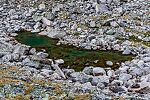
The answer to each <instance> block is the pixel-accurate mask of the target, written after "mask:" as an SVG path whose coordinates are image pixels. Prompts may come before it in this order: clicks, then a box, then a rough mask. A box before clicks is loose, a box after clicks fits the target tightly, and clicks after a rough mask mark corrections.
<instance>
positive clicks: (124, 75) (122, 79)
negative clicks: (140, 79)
mask: <svg viewBox="0 0 150 100" xmlns="http://www.w3.org/2000/svg"><path fill="white" fill-rule="evenodd" d="M131 78H132V75H130V74H126V73H122V74H120V75H119V80H121V81H128V80H129V79H131Z"/></svg>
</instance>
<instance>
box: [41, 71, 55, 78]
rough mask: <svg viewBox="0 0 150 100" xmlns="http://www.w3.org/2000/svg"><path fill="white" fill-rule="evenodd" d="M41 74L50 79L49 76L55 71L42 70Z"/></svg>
mask: <svg viewBox="0 0 150 100" xmlns="http://www.w3.org/2000/svg"><path fill="white" fill-rule="evenodd" d="M40 74H41V75H43V76H47V77H48V76H49V75H51V74H53V71H52V70H48V69H42V70H41V73H40Z"/></svg>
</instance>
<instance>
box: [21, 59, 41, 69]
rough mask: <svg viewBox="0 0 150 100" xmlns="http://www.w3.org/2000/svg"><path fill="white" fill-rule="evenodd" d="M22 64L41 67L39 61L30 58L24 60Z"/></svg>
mask: <svg viewBox="0 0 150 100" xmlns="http://www.w3.org/2000/svg"><path fill="white" fill-rule="evenodd" d="M22 65H26V66H30V67H34V68H41V66H40V64H39V63H38V62H35V61H32V60H30V59H29V58H26V59H24V60H23V61H22Z"/></svg>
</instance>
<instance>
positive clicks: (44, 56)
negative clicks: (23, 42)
mask: <svg viewBox="0 0 150 100" xmlns="http://www.w3.org/2000/svg"><path fill="white" fill-rule="evenodd" d="M37 56H38V57H39V58H41V59H44V58H46V57H48V54H47V53H44V52H38V53H37Z"/></svg>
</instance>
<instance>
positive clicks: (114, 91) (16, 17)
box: [0, 0, 150, 100]
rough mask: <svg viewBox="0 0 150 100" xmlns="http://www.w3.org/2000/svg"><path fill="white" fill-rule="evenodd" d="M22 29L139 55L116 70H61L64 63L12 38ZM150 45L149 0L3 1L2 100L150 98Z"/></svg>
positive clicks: (0, 32) (0, 23)
mask: <svg viewBox="0 0 150 100" xmlns="http://www.w3.org/2000/svg"><path fill="white" fill-rule="evenodd" d="M21 30H28V31H32V32H39V34H40V35H47V36H49V37H51V38H59V39H60V41H59V43H58V45H59V44H60V43H63V44H71V45H74V46H77V47H82V48H85V49H92V50H96V49H98V50H110V49H112V50H118V51H121V52H122V54H124V55H125V54H134V55H136V57H135V58H134V59H133V60H132V61H126V62H124V63H122V64H121V66H120V68H119V69H117V70H112V69H111V68H106V69H104V68H102V66H97V67H92V66H89V67H86V68H84V70H83V71H81V72H75V71H74V70H73V69H60V68H59V64H61V63H64V61H63V59H58V60H55V61H54V60H52V59H47V58H46V57H47V56H48V54H47V53H45V52H38V51H36V49H35V48H32V47H30V46H26V45H23V44H20V43H18V42H17V41H16V40H15V39H14V37H13V36H16V35H17V33H16V32H17V31H21ZM149 46H150V2H149V0H55V1H54V0H1V1H0V99H4V100H5V99H8V100H9V99H14V100H23V99H25V100H26V99H27V100H30V99H31V100H32V99H35V100H36V99H37V100H48V99H50V100H53V99H54V100H57V99H58V100H60V99H62V100H64V99H68V100H70V99H75V100H88V99H92V100H103V99H104V100H105V99H106V100H110V99H113V98H114V99H119V100H124V99H129V100H130V99H133V100H149V99H150V48H149ZM107 63H108V64H112V62H111V61H109V62H107Z"/></svg>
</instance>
